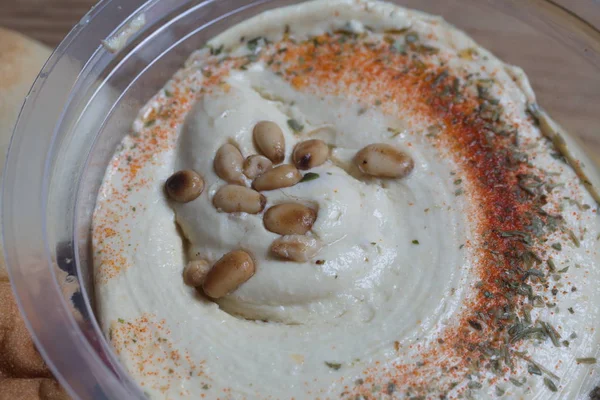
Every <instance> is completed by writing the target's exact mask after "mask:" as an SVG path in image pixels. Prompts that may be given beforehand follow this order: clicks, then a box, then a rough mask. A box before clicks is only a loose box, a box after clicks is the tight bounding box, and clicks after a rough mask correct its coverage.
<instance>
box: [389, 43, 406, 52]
mask: <svg viewBox="0 0 600 400" xmlns="http://www.w3.org/2000/svg"><path fill="white" fill-rule="evenodd" d="M392 50H393V51H395V52H397V53H400V54H406V47H405V46H404V43H402V42H401V41H400V40H396V41H395V42H394V44H392Z"/></svg>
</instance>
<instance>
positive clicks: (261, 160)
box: [244, 154, 273, 179]
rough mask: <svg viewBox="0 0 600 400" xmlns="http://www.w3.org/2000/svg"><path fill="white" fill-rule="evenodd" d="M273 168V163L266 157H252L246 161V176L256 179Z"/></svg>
mask: <svg viewBox="0 0 600 400" xmlns="http://www.w3.org/2000/svg"><path fill="white" fill-rule="evenodd" d="M271 167H273V163H272V162H271V160H269V159H268V158H267V157H265V156H259V155H258V154H254V155H251V156H250V157H248V158H246V160H245V161H244V175H246V176H247V177H248V178H249V179H254V178H256V177H257V176H259V175H260V174H262V173H263V172H265V171H266V170H268V169H270V168H271Z"/></svg>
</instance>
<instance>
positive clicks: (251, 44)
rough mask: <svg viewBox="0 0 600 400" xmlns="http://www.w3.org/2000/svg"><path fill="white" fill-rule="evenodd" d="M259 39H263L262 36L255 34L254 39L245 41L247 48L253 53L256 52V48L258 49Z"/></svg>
mask: <svg viewBox="0 0 600 400" xmlns="http://www.w3.org/2000/svg"><path fill="white" fill-rule="evenodd" d="M261 40H263V38H262V37H261V36H257V37H255V38H254V39H251V40H248V43H246V46H247V47H248V50H250V51H251V52H253V53H254V52H256V50H257V49H258V47H259V45H260V41H261Z"/></svg>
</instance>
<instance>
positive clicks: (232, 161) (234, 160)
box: [213, 143, 244, 185]
mask: <svg viewBox="0 0 600 400" xmlns="http://www.w3.org/2000/svg"><path fill="white" fill-rule="evenodd" d="M243 162H244V157H243V156H242V153H240V150H239V149H238V148H237V147H235V146H234V145H232V144H230V143H225V144H224V145H223V146H221V147H220V148H219V150H217V154H216V155H215V160H214V162H213V167H214V168H215V172H216V173H217V175H218V176H219V178H221V179H223V180H224V181H227V182H228V183H236V184H238V185H243V184H244V177H243V176H242V164H243Z"/></svg>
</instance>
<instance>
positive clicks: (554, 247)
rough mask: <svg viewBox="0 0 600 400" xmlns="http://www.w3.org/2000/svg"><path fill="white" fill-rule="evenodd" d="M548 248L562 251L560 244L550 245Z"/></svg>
mask: <svg viewBox="0 0 600 400" xmlns="http://www.w3.org/2000/svg"><path fill="white" fill-rule="evenodd" d="M550 247H552V248H553V249H555V250H558V251H561V250H562V244H560V243H552V244H551V245H550Z"/></svg>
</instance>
